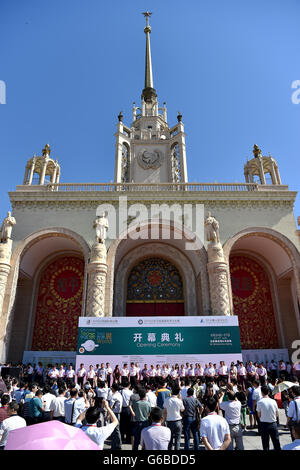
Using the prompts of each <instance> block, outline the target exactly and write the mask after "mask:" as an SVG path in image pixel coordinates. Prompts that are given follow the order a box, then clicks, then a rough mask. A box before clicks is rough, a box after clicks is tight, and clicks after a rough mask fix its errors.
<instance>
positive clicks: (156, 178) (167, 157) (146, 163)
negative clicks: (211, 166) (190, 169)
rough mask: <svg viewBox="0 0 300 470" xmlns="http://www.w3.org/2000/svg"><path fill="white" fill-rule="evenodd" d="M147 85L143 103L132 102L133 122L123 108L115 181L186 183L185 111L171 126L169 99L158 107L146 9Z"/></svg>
mask: <svg viewBox="0 0 300 470" xmlns="http://www.w3.org/2000/svg"><path fill="white" fill-rule="evenodd" d="M144 16H145V18H146V27H145V29H144V32H145V34H146V56H145V86H144V89H143V92H142V96H141V106H136V104H135V103H133V110H132V123H131V126H130V127H128V126H126V125H125V124H124V123H123V115H122V112H120V114H119V116H118V119H119V122H118V126H117V132H116V134H115V136H116V158H115V183H187V182H188V178H187V168H186V149H185V133H184V125H183V122H182V115H181V114H180V113H178V116H177V121H178V122H177V124H175V125H174V126H172V127H170V126H169V124H168V121H167V108H166V103H163V106H162V107H159V104H158V99H157V93H156V90H155V89H154V85H153V73H152V60H151V48H150V33H151V27H150V25H149V17H150V16H151V13H150V12H145V13H144Z"/></svg>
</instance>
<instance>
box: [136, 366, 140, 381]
mask: <svg viewBox="0 0 300 470" xmlns="http://www.w3.org/2000/svg"><path fill="white" fill-rule="evenodd" d="M135 367H136V380H137V381H138V382H140V380H141V368H140V365H139V364H138V363H137V362H136V363H135Z"/></svg>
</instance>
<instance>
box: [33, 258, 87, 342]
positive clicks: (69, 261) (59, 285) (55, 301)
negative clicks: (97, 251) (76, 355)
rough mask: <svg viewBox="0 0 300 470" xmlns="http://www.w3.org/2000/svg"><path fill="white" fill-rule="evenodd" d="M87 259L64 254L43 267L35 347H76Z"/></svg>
mask: <svg viewBox="0 0 300 470" xmlns="http://www.w3.org/2000/svg"><path fill="white" fill-rule="evenodd" d="M83 277H84V261H83V260H82V259H80V258H76V257H74V256H64V257H63V258H59V259H58V260H56V261H54V262H53V263H51V264H50V265H48V266H47V268H46V269H45V270H44V272H43V274H42V277H41V280H40V285H39V290H38V298H37V306H36V316H35V326H34V333H33V339H32V350H33V351H73V350H76V347H77V330H78V317H79V316H80V315H81V305H82V292H83Z"/></svg>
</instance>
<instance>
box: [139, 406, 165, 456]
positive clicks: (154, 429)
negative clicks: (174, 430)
mask: <svg viewBox="0 0 300 470" xmlns="http://www.w3.org/2000/svg"><path fill="white" fill-rule="evenodd" d="M163 420H164V416H163V411H162V410H161V409H160V408H159V407H154V408H152V410H151V412H150V422H151V425H150V426H148V427H146V428H144V429H143V430H142V432H141V441H140V443H141V446H142V449H145V450H168V447H169V443H170V440H171V429H170V428H168V427H167V426H162V422H163Z"/></svg>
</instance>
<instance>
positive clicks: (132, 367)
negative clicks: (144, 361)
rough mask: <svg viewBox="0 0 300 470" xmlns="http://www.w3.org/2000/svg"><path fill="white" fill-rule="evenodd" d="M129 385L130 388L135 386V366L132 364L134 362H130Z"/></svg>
mask: <svg viewBox="0 0 300 470" xmlns="http://www.w3.org/2000/svg"><path fill="white" fill-rule="evenodd" d="M129 377H130V385H131V387H132V388H136V386H137V368H136V367H135V365H134V362H131V364H130V369H129Z"/></svg>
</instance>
